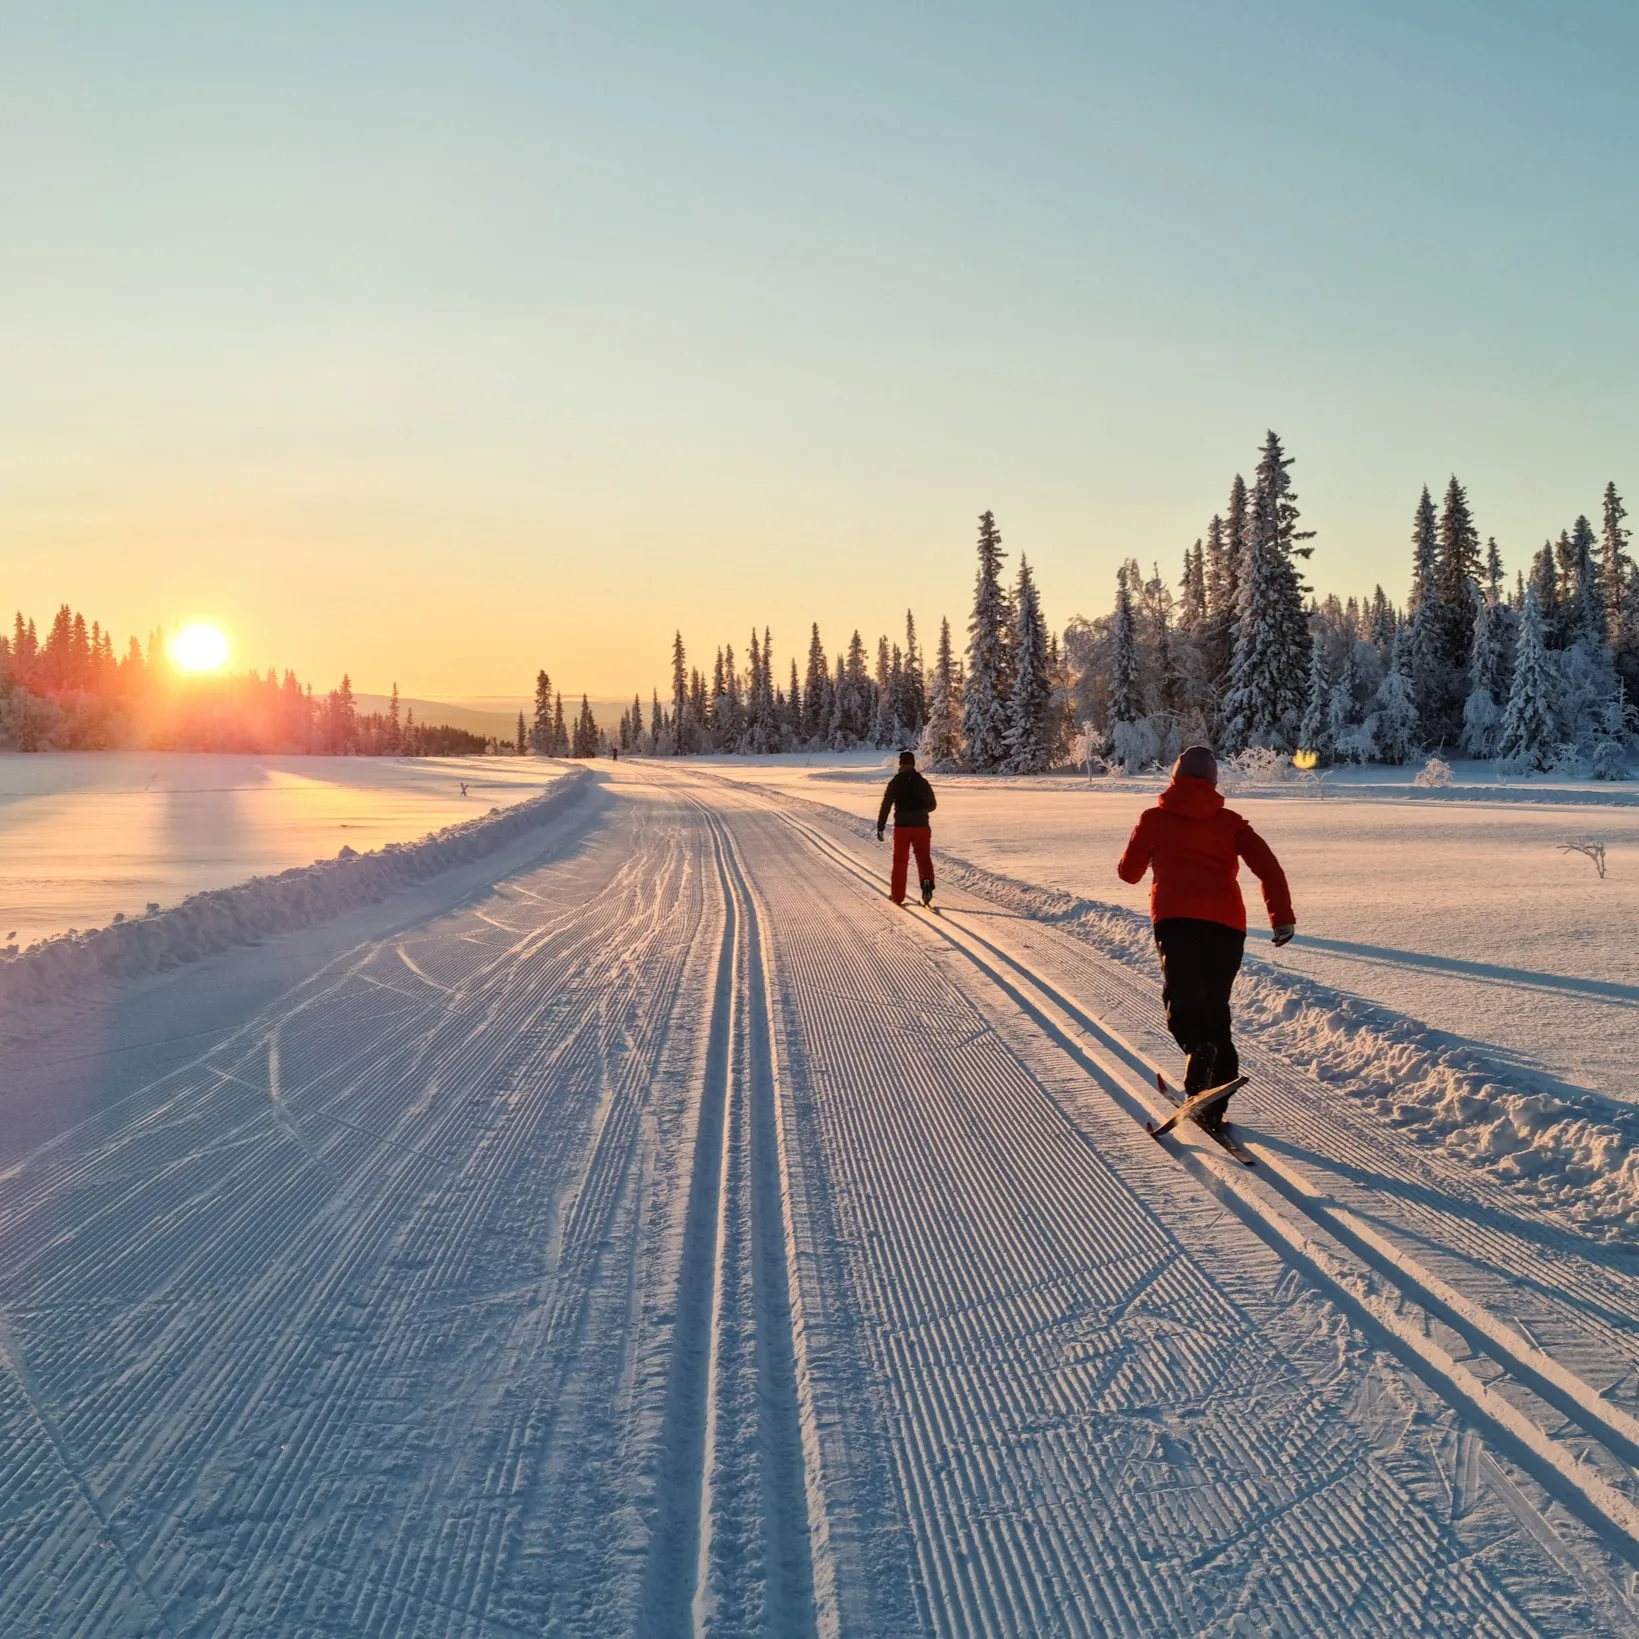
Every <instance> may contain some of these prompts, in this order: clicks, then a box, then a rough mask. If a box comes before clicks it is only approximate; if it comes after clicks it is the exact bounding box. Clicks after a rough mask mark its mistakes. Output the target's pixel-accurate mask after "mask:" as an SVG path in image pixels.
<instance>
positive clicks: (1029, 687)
mask: <svg viewBox="0 0 1639 1639" xmlns="http://www.w3.org/2000/svg"><path fill="white" fill-rule="evenodd" d="M1052 703H1053V684H1052V679H1051V678H1050V677H1049V676H1048V671H1047V622H1046V621H1045V620H1043V619H1042V613H1041V600H1040V598H1039V597H1037V595H1036V581H1035V577H1034V576H1033V575H1032V574H1031V573H1030V563H1029V560H1028V559H1026V558H1025V557H1023V556H1022V555H1021V556H1020V558H1019V578H1018V584H1017V585H1016V586H1015V588H1014V592H1013V687H1012V688H1011V690H1010V691H1009V692H1008V697H1007V761H1006V763H1005V765H1004V766H1005V768H1006V769H1007V772H1008V773H1010V774H1041V773H1045V772H1046V770H1047V767H1048V762H1049V758H1050V756H1051V753H1052V749H1053V746H1052V737H1053V731H1052V723H1051V721H1050V719H1049V710H1050V708H1051V706H1052Z"/></svg>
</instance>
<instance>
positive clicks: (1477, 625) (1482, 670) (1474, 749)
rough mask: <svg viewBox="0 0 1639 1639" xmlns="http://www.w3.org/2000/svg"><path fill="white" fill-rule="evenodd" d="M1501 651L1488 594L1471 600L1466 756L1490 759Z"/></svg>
mask: <svg viewBox="0 0 1639 1639" xmlns="http://www.w3.org/2000/svg"><path fill="white" fill-rule="evenodd" d="M1502 660H1503V657H1502V649H1501V646H1500V644H1499V643H1498V633H1497V630H1496V623H1495V618H1494V605H1493V603H1492V600H1491V598H1490V597H1489V595H1486V594H1481V595H1480V596H1479V597H1477V598H1476V599H1475V600H1474V631H1473V635H1472V638H1471V640H1470V643H1469V651H1468V698H1467V700H1466V701H1464V702H1463V732H1462V741H1461V744H1462V749H1463V755H1464V756H1467V757H1494V756H1496V754H1497V737H1498V735H1499V734H1500V733H1501V730H1502V708H1501V707H1500V706H1499V705H1498V704H1497V700H1498V696H1499V695H1500V693H1501V691H1502Z"/></svg>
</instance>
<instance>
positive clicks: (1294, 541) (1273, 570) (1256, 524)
mask: <svg viewBox="0 0 1639 1639" xmlns="http://www.w3.org/2000/svg"><path fill="white" fill-rule="evenodd" d="M1291 465H1292V458H1291V457H1290V456H1289V455H1287V454H1285V452H1284V451H1283V450H1282V449H1281V443H1280V439H1279V437H1278V436H1277V435H1276V434H1275V433H1274V432H1273V431H1271V432H1270V433H1269V435H1268V436H1267V438H1266V439H1265V440H1264V446H1263V451H1262V454H1261V457H1260V459H1259V462H1258V471H1257V475H1256V477H1255V478H1254V480H1253V485H1252V493H1251V497H1250V501H1249V505H1248V507H1247V521H1246V552H1245V556H1244V565H1245V568H1244V574H1243V579H1242V582H1241V612H1240V620H1239V622H1238V623H1237V625H1236V629H1235V659H1234V663H1233V665H1232V667H1231V672H1230V691H1229V695H1228V697H1227V699H1226V700H1225V702H1224V714H1225V718H1226V720H1227V723H1228V731H1227V735H1226V738H1227V741H1228V744H1229V745H1230V747H1231V748H1232V749H1235V750H1238V749H1240V748H1241V747H1242V746H1272V747H1275V748H1276V749H1278V750H1283V751H1290V750H1293V749H1295V748H1296V741H1297V735H1298V729H1299V727H1300V725H1301V724H1302V721H1303V713H1304V709H1305V707H1306V706H1307V704H1308V680H1309V645H1310V638H1309V621H1308V616H1307V614H1306V613H1305V611H1304V606H1303V594H1304V592H1305V590H1306V588H1305V586H1304V584H1303V578H1302V576H1301V575H1300V574H1299V572H1298V567H1297V564H1296V562H1295V561H1294V560H1295V559H1297V558H1307V557H1308V556H1309V554H1310V552H1311V551H1312V550H1313V548H1311V547H1307V546H1303V545H1300V544H1299V543H1300V542H1302V541H1307V540H1309V539H1310V538H1311V537H1312V535H1313V531H1312V530H1300V529H1299V528H1298V527H1297V524H1298V518H1299V512H1298V505H1297V492H1296V491H1295V490H1294V489H1293V488H1292V481H1291V476H1290V474H1289V472H1288V470H1287V469H1288V468H1289V467H1290V466H1291Z"/></svg>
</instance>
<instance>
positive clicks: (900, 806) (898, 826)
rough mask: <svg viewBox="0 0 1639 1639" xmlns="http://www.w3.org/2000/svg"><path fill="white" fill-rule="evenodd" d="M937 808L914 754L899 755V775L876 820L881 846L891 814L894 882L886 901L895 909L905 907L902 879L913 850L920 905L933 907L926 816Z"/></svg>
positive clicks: (890, 783)
mask: <svg viewBox="0 0 1639 1639" xmlns="http://www.w3.org/2000/svg"><path fill="white" fill-rule="evenodd" d="M938 806H939V800H938V798H937V797H935V796H934V794H933V787H932V786H931V785H929V784H928V782H927V781H926V780H925V779H923V777H922V776H921V775H920V774H919V773H918V772H917V770H916V753H915V752H913V751H901V752H900V753H899V771H898V773H896V774H895V775H894V777H893V778H892V779H891V780H889V781H888V789H887V790H886V791H884V792H883V793H882V806H881V808H879V809H878V810H877V816H876V840H877V841H878V842H880V841H881V840H882V833H883V831H884V829H885V828H886V827H887V824H888V811H889V810H890V809H892V810H893V878H892V881H891V882H890V884H889V887H888V897H889V898H890V899H891V900H892V901H893V902H894V904H896V905H903V904H904V903H905V876H906V870H907V867H908V865H909V855H910V851H911V850H912V849H913V848H914V849H915V850H916V869H917V872H918V875H919V878H920V880H921V883H922V903H923V904H924V905H931V904H932V903H933V849H932V846H931V844H932V841H933V828H932V827H931V826H930V825H929V824H928V815H929V814H931V813H932V812H933V811H934V809H935V808H937V807H938Z"/></svg>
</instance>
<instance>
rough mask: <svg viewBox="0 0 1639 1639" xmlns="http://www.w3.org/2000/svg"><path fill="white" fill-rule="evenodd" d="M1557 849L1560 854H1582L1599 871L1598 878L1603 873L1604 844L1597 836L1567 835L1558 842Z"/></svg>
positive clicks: (1602, 877) (1601, 876) (1602, 875)
mask: <svg viewBox="0 0 1639 1639" xmlns="http://www.w3.org/2000/svg"><path fill="white" fill-rule="evenodd" d="M1559 851H1560V852H1561V853H1562V854H1583V855H1585V856H1586V857H1587V858H1589V859H1591V860H1592V861H1593V868H1594V869H1595V870H1596V871H1598V872H1599V875H1600V879H1601V880H1603V879H1604V875H1605V844H1604V843H1603V842H1602V841H1601V840H1600V839H1599V838H1598V837H1567V838H1566V839H1565V841H1564V842H1562V843H1560V845H1559Z"/></svg>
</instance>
